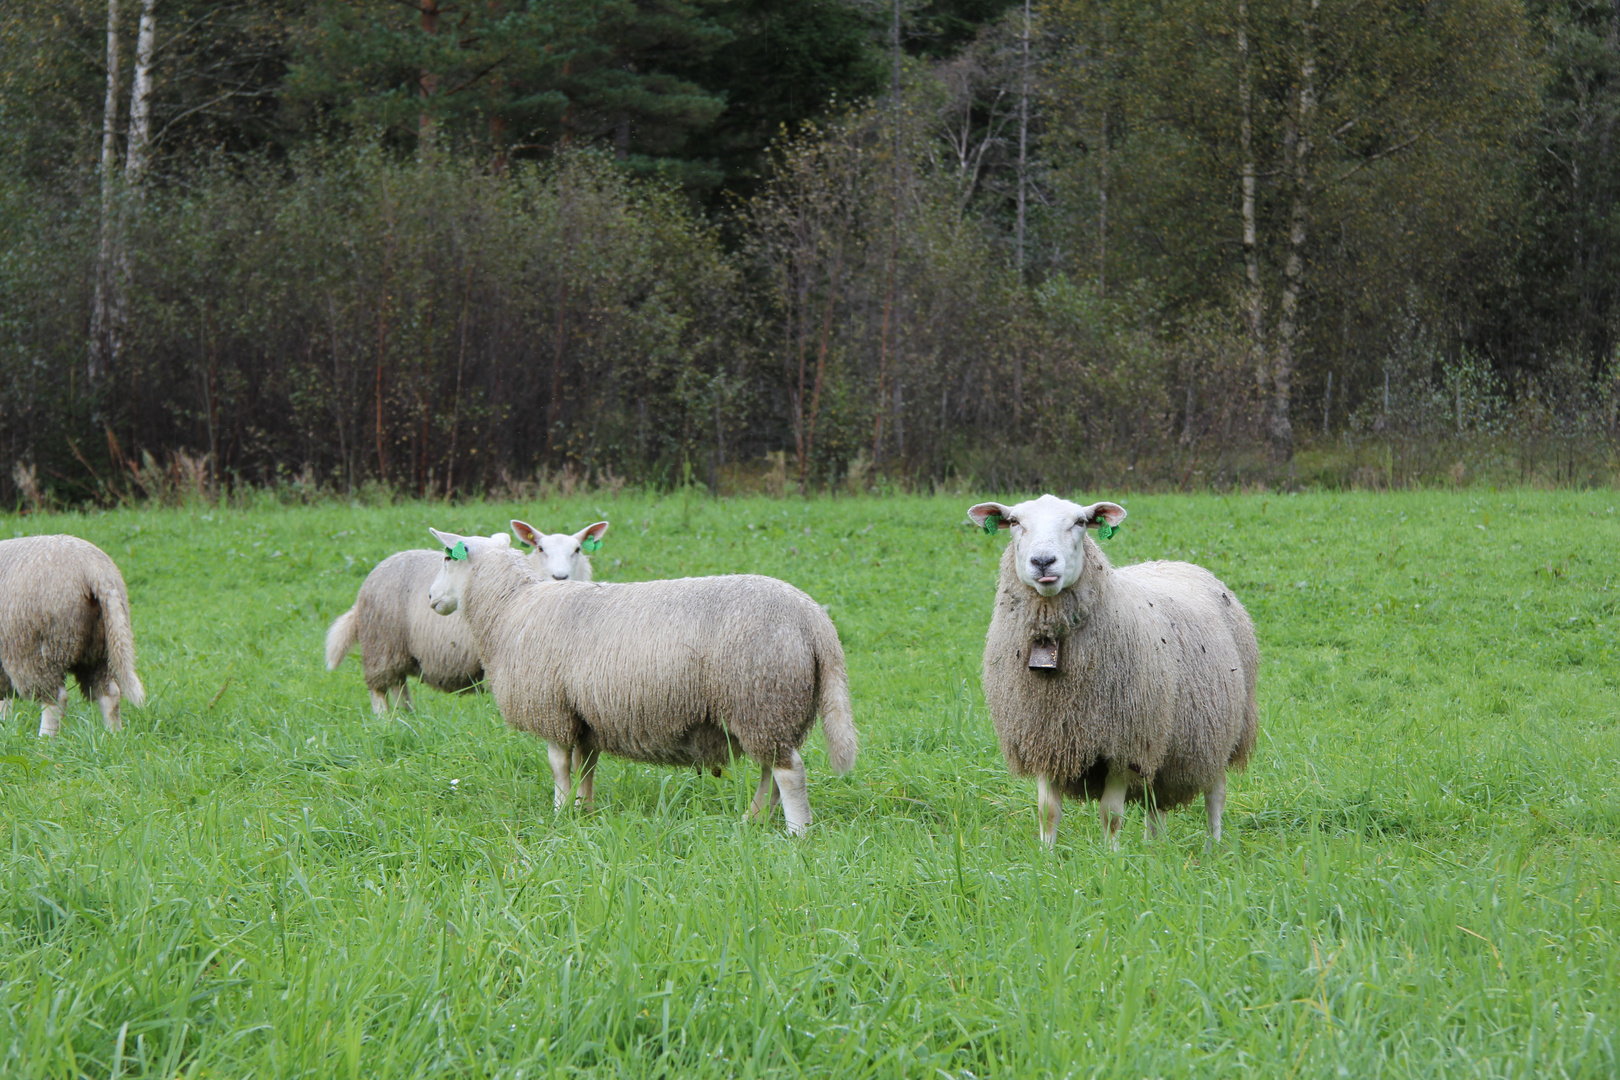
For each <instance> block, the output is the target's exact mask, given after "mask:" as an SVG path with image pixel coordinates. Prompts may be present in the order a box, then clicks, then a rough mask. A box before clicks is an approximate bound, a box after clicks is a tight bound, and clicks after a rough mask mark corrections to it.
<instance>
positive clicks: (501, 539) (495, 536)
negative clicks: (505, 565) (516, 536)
mask: <svg viewBox="0 0 1620 1080" xmlns="http://www.w3.org/2000/svg"><path fill="white" fill-rule="evenodd" d="M489 538H490V539H491V540H493V541H495V546H496V547H503V548H509V547H511V546H512V538H511V537H510V536H508V535H507V534H506V533H491V534H490V536H489Z"/></svg>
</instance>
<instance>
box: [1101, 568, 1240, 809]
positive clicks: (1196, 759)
mask: <svg viewBox="0 0 1620 1080" xmlns="http://www.w3.org/2000/svg"><path fill="white" fill-rule="evenodd" d="M1115 573H1116V579H1117V580H1119V581H1120V582H1121V583H1122V584H1125V585H1128V586H1129V587H1130V588H1131V589H1132V590H1133V591H1134V592H1136V593H1137V594H1138V595H1140V596H1141V597H1142V598H1143V600H1144V602H1148V603H1151V604H1152V605H1153V606H1152V608H1151V610H1152V612H1153V614H1154V616H1155V619H1154V625H1155V627H1156V630H1155V632H1156V633H1157V634H1158V635H1159V640H1160V641H1161V642H1163V643H1165V644H1166V645H1168V646H1169V647H1170V648H1171V649H1172V650H1173V655H1174V656H1175V657H1176V667H1177V672H1176V684H1177V690H1176V699H1175V716H1176V723H1175V725H1174V727H1173V729H1172V739H1171V742H1170V745H1169V747H1168V748H1167V751H1166V754H1165V759H1164V763H1163V768H1162V771H1161V774H1160V776H1159V781H1158V784H1157V785H1156V788H1157V794H1158V801H1159V802H1160V804H1161V805H1166V806H1173V805H1177V804H1179V803H1182V802H1185V801H1187V800H1189V799H1191V798H1193V797H1194V796H1195V795H1196V794H1197V793H1198V792H1201V791H1203V790H1205V789H1206V788H1207V787H1208V786H1209V785H1210V784H1211V783H1213V782H1214V781H1215V780H1216V779H1217V778H1218V777H1219V776H1220V775H1222V774H1223V773H1224V772H1225V771H1226V769H1227V768H1228V767H1230V766H1233V765H1241V764H1242V763H1243V760H1244V759H1245V758H1246V757H1247V755H1248V753H1249V750H1250V749H1252V747H1253V743H1254V736H1255V726H1256V724H1255V722H1256V710H1255V682H1256V678H1257V674H1258V668H1259V655H1260V654H1259V648H1258V645H1257V643H1256V641H1255V634H1254V624H1253V623H1252V622H1251V621H1250V619H1249V614H1248V612H1247V611H1246V610H1244V608H1243V605H1242V604H1241V603H1240V602H1239V601H1238V599H1237V597H1236V595H1235V594H1234V593H1233V592H1232V591H1231V590H1230V589H1229V588H1227V587H1226V585H1225V584H1224V583H1222V582H1221V580H1220V579H1219V578H1217V577H1216V576H1215V575H1214V574H1212V573H1210V572H1209V571H1208V570H1206V569H1204V568H1203V567H1201V566H1196V565H1194V564H1192V563H1186V562H1168V561H1165V562H1147V563H1138V564H1136V565H1134V566H1129V567H1124V568H1122V569H1120V570H1117V571H1116V572H1115Z"/></svg>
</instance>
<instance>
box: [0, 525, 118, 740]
mask: <svg viewBox="0 0 1620 1080" xmlns="http://www.w3.org/2000/svg"><path fill="white" fill-rule="evenodd" d="M69 672H72V673H73V677H74V679H75V680H76V681H77V682H78V684H79V689H80V690H81V691H82V692H83V693H84V696H85V699H86V700H94V701H95V702H96V704H98V705H99V706H100V707H101V718H102V721H103V722H104V723H105V724H106V725H107V730H109V731H117V730H118V729H119V728H120V727H121V726H122V721H121V720H120V719H119V716H118V704H119V701H120V699H128V701H129V702H130V703H131V704H132V705H135V706H136V707H137V708H139V707H140V706H141V705H144V704H145V703H146V690H145V688H144V687H142V686H141V680H140V679H139V677H137V676H136V674H135V635H134V631H133V630H132V629H131V627H130V619H129V590H128V588H127V587H125V585H124V575H122V574H120V573H119V572H118V566H117V565H116V564H115V563H114V562H113V561H112V559H111V558H109V557H108V556H107V553H106V552H104V551H102V550H101V549H100V548H98V547H96V545H94V544H92V543H90V542H89V541H88V540H80V539H79V538H78V537H76V536H61V535H58V536H25V537H20V538H18V539H15V540H0V717H4V716H5V715H6V714H7V712H8V711H9V706H10V704H11V702H10V700H9V699H10V698H12V697H22V698H31V699H33V700H34V701H37V702H39V703H40V705H41V706H42V708H41V710H40V718H39V733H40V734H41V735H44V736H50V735H55V734H56V733H57V731H59V730H60V729H61V725H62V714H63V712H64V711H65V710H66V709H67V675H68V673H69Z"/></svg>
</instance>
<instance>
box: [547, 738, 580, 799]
mask: <svg viewBox="0 0 1620 1080" xmlns="http://www.w3.org/2000/svg"><path fill="white" fill-rule="evenodd" d="M546 760H547V761H549V762H551V784H552V796H551V804H552V805H551V808H552V810H553V811H555V812H557V813H561V812H562V808H563V807H565V806H567V805H568V799H569V797H570V796H572V795H573V793H574V792H573V789H572V787H571V785H570V784H569V771H570V769H571V767H572V766H573V764H574V748H573V747H572V746H568V745H566V744H564V743H554V742H552V741H550V740H549V739H548V740H547V741H546Z"/></svg>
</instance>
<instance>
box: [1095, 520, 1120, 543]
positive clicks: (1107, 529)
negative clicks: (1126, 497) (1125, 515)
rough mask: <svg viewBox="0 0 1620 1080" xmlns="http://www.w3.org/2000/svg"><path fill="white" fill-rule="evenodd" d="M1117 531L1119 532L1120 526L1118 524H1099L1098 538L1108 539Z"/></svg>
mask: <svg viewBox="0 0 1620 1080" xmlns="http://www.w3.org/2000/svg"><path fill="white" fill-rule="evenodd" d="M1117 532H1119V526H1118V525H1109V524H1106V523H1104V524H1101V525H1098V526H1097V539H1099V540H1107V539H1108V538H1109V537H1111V536H1113V535H1114V534H1115V533H1117Z"/></svg>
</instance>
